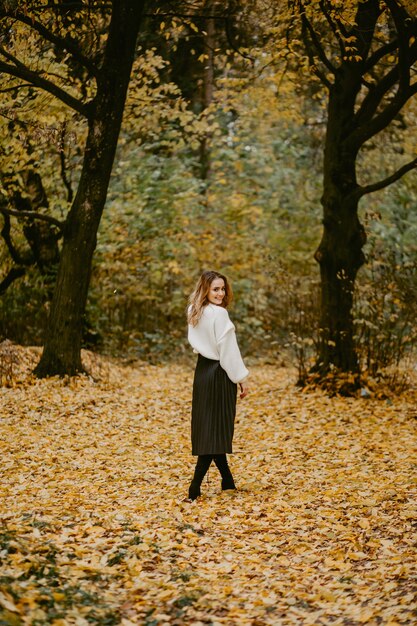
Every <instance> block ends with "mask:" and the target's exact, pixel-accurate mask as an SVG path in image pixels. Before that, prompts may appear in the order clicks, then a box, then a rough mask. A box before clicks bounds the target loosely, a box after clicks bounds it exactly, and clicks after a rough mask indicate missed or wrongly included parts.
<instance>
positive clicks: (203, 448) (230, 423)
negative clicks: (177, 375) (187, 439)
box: [191, 354, 237, 455]
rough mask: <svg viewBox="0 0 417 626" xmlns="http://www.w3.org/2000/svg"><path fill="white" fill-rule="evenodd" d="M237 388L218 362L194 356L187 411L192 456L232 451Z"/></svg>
mask: <svg viewBox="0 0 417 626" xmlns="http://www.w3.org/2000/svg"><path fill="white" fill-rule="evenodd" d="M236 395H237V385H236V383H233V382H232V381H231V380H230V378H229V377H228V375H227V374H226V372H225V371H224V369H223V368H222V367H221V366H220V362H219V361H213V360H212V359H206V357H204V356H202V355H201V354H199V355H198V360H197V365H196V368H195V373H194V384H193V404H192V412H191V444H192V454H194V455H199V454H226V453H229V454H230V453H231V452H232V440H233V431H234V425H235V415H236Z"/></svg>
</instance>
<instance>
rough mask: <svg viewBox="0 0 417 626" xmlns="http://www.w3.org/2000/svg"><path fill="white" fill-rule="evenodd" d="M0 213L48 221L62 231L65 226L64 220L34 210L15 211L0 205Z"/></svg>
mask: <svg viewBox="0 0 417 626" xmlns="http://www.w3.org/2000/svg"><path fill="white" fill-rule="evenodd" d="M0 213H2V214H3V215H12V216H14V217H29V218H31V219H34V220H42V221H44V222H48V223H49V224H53V225H54V226H56V227H57V228H59V230H60V231H63V230H64V228H65V222H62V221H61V220H58V219H56V218H55V217H52V215H43V214H42V213H35V211H15V210H14V209H6V208H4V207H0Z"/></svg>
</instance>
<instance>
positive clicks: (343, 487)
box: [0, 349, 417, 626]
mask: <svg viewBox="0 0 417 626" xmlns="http://www.w3.org/2000/svg"><path fill="white" fill-rule="evenodd" d="M87 357H88V355H87ZM18 360H19V364H17V365H15V373H14V378H13V384H12V386H10V387H2V388H0V416H1V436H0V442H1V448H2V458H1V474H2V480H1V484H0V497H1V500H0V501H1V505H0V506H1V521H2V526H1V532H0V624H1V625H12V626H14V625H20V624H31V625H33V626H36V625H39V626H42V625H44V624H53V625H55V626H67V625H72V624H74V625H76V626H88V625H90V624H98V625H100V626H101V625H103V626H104V625H107V626H111V625H113V624H122V625H123V626H130V625H132V624H140V625H142V626H160V625H163V624H177V625H183V624H194V625H195V626H197V625H200V624H212V625H217V624H227V625H234V624H237V625H253V626H261V625H268V624H272V625H277V626H287V625H288V626H293V625H294V626H298V625H300V626H301V625H305V626H307V625H309V626H314V625H326V626H327V625H329V626H339V625H341V626H357V625H358V626H359V625H362V624H369V625H371V626H373V625H375V626H378V625H381V624H382V625H383V626H398V625H415V624H417V532H416V531H417V500H416V495H417V472H416V469H417V433H416V430H417V391H416V389H415V388H414V389H409V390H408V391H407V392H404V393H403V394H402V395H401V396H392V397H389V396H388V397H385V398H384V399H375V398H372V397H370V398H357V399H355V398H341V397H337V396H335V397H332V398H330V397H328V396H326V395H325V394H324V393H323V392H322V391H319V390H310V391H309V392H308V393H307V392H303V391H302V390H300V389H298V388H296V387H295V386H294V378H295V373H294V371H292V370H290V369H285V368H275V367H272V366H271V365H267V366H261V365H259V366H255V367H253V368H251V393H250V395H249V396H248V398H246V399H245V400H243V401H240V400H239V402H238V413H237V419H236V430H235V440H234V454H233V455H232V456H231V457H230V465H231V468H232V470H233V473H234V475H235V479H236V483H237V486H238V489H237V491H236V492H232V491H227V492H223V493H222V492H221V489H220V480H219V477H218V475H217V470H216V468H211V469H210V472H209V478H208V482H207V481H205V482H204V484H203V496H202V497H201V498H199V499H198V500H197V501H195V502H193V503H188V502H185V501H184V498H185V497H186V495H187V489H188V484H189V480H190V478H191V475H192V471H193V465H194V460H193V457H192V456H191V453H190V443H189V416H190V406H191V384H192V374H193V373H192V369H191V368H189V367H186V366H185V365H183V366H178V367H175V366H173V365H170V366H151V365H145V364H137V365H136V366H133V365H132V366H123V365H121V364H120V363H117V362H115V361H110V360H106V359H104V358H100V357H92V356H91V355H90V361H91V363H90V365H91V368H92V370H91V371H92V374H93V375H94V374H95V379H93V377H88V376H79V377H75V378H68V379H58V378H52V379H48V380H35V379H33V378H31V376H30V375H29V372H30V368H31V366H32V365H33V363H34V361H35V360H36V350H35V349H32V350H30V349H25V350H23V349H19V359H18Z"/></svg>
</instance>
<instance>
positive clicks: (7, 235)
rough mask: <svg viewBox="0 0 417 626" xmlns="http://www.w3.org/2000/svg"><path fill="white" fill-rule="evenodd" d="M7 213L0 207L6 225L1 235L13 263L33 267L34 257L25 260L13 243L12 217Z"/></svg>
mask: <svg viewBox="0 0 417 626" xmlns="http://www.w3.org/2000/svg"><path fill="white" fill-rule="evenodd" d="M5 211H6V210H5V209H4V208H3V207H0V213H2V214H3V218H4V224H3V228H2V229H1V232H0V235H1V236H2V237H3V240H4V243H5V244H6V246H7V249H8V251H9V254H10V256H11V257H12V259H13V261H14V262H15V263H17V265H31V264H32V263H33V257H32V256H30V257H29V258H24V257H23V256H22V255H21V254H20V252H19V250H18V249H17V248H16V246H15V245H14V243H13V241H12V237H11V232H10V231H11V223H10V216H9V215H8V213H6V212H5Z"/></svg>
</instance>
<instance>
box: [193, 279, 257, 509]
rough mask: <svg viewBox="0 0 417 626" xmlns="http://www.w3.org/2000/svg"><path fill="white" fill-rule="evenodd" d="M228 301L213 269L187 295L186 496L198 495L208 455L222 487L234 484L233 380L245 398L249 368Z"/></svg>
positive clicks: (225, 283) (226, 285) (227, 287)
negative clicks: (191, 360)
mask: <svg viewBox="0 0 417 626" xmlns="http://www.w3.org/2000/svg"><path fill="white" fill-rule="evenodd" d="M231 300H232V290H231V287H230V285H229V283H228V281H227V278H226V277H225V276H223V274H219V273H218V272H213V271H207V272H203V274H202V275H201V277H200V279H199V281H198V283H197V285H196V288H195V290H194V292H193V293H192V294H191V296H190V306H189V307H188V341H189V342H190V344H191V346H192V347H193V348H194V352H197V353H198V360H197V366H196V369H195V374H194V384H193V404H192V417H191V443H192V454H193V455H194V456H198V459H197V464H196V467H195V472H194V477H193V480H192V481H191V485H190V488H189V491H188V497H189V499H190V500H195V499H196V498H198V496H200V495H201V491H200V487H201V483H202V481H203V478H204V476H205V475H206V473H207V470H208V468H209V467H210V464H211V462H212V461H213V460H214V462H215V464H216V466H217V468H218V470H219V472H220V474H221V477H222V489H236V487H235V483H234V480H233V476H232V473H231V471H230V469H229V466H228V464H227V458H226V453H231V452H232V439H233V430H234V420H235V414H236V394H237V385H239V387H240V392H241V393H240V397H241V398H244V397H245V396H246V395H247V393H248V385H247V383H246V378H247V376H248V373H249V372H248V370H247V369H246V367H245V364H244V363H243V360H242V357H241V355H240V351H239V347H238V345H237V341H236V335H235V327H234V325H233V324H232V322H231V321H230V319H229V314H228V312H227V306H228V305H229V304H230V302H231Z"/></svg>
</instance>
